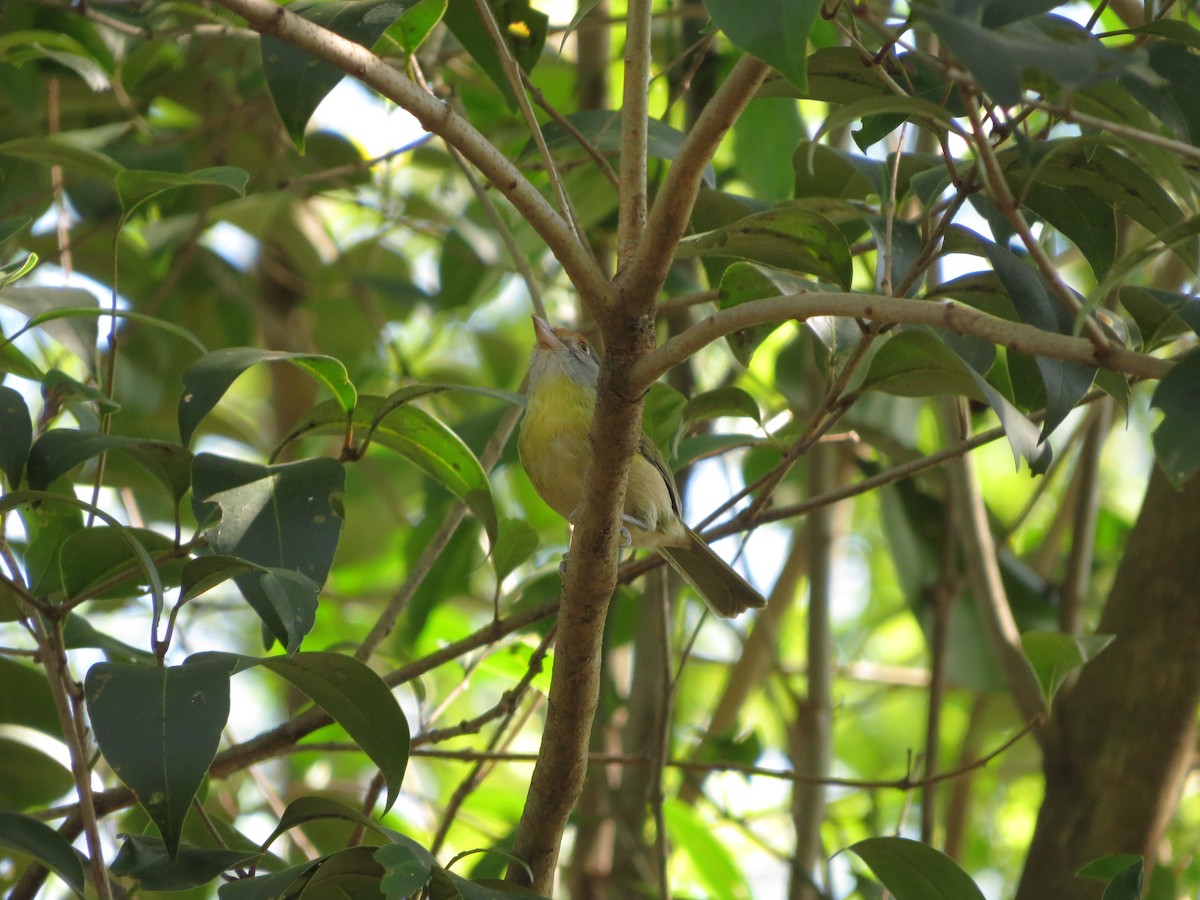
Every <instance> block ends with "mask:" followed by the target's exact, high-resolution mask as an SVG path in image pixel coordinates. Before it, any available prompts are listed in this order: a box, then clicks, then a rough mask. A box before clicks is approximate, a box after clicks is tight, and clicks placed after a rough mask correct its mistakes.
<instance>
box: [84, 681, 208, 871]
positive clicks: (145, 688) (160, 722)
mask: <svg viewBox="0 0 1200 900" xmlns="http://www.w3.org/2000/svg"><path fill="white" fill-rule="evenodd" d="M84 694H85V696H86V698H87V707H88V717H89V719H90V720H91V723H92V728H93V730H94V731H95V734H96V743H97V744H99V746H100V752H101V753H103V754H104V758H105V759H106V760H107V761H108V764H109V766H111V768H112V770H113V772H114V773H116V775H117V777H118V778H120V779H121V781H123V782H124V783H125V784H126V785H127V786H128V787H130V788H131V789H132V790H133V791H134V793H135V794H137V797H138V801H139V802H140V803H141V804H142V807H143V808H144V809H145V810H146V813H147V814H148V815H149V816H150V818H151V819H152V820H153V822H154V824H155V825H157V826H158V830H159V833H160V834H161V835H162V837H163V840H164V841H165V844H166V850H167V853H168V855H169V856H170V857H171V858H175V853H176V850H177V849H178V847H179V839H180V832H181V830H182V828H183V820H184V816H186V815H187V811H188V807H189V806H190V804H191V802H192V798H193V797H194V796H195V795H196V791H197V790H198V789H199V787H200V783H201V781H203V780H204V776H205V774H206V773H207V772H208V767H209V765H210V764H211V763H212V761H213V757H214V756H216V753H217V744H218V743H219V742H220V739H221V732H222V730H223V729H224V728H225V723H226V721H227V720H228V718H229V669H228V668H222V667H221V666H217V665H203V666H198V665H184V666H171V667H169V668H159V667H157V666H139V665H126V664H122V663H97V664H96V665H94V666H92V668H91V669H89V670H88V673H87V678H86V679H85V681H84Z"/></svg>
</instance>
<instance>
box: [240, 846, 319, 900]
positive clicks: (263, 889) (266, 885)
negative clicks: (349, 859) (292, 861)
mask: <svg viewBox="0 0 1200 900" xmlns="http://www.w3.org/2000/svg"><path fill="white" fill-rule="evenodd" d="M326 859H327V857H325V856H321V857H318V858H317V859H312V860H309V861H307V862H303V863H301V864H300V865H298V866H292V867H291V868H290V869H284V870H283V871H282V872H273V873H272V874H270V875H259V876H258V877H257V878H238V879H237V880H235V881H228V882H226V883H225V884H222V885H221V886H220V887H219V888H217V896H218V897H220V898H221V900H279V898H280V897H294V896H296V890H298V888H299V886H300V885H301V884H303V883H305V882H307V881H308V878H309V876H310V875H311V874H312V873H313V872H315V871H316V870H317V867H318V866H320V865H321V863H323V862H324V861H325V860H326Z"/></svg>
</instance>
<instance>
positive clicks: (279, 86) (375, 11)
mask: <svg viewBox="0 0 1200 900" xmlns="http://www.w3.org/2000/svg"><path fill="white" fill-rule="evenodd" d="M414 2H415V0H334V2H326V3H321V2H312V3H310V2H301V3H293V4H291V5H290V6H288V12H291V13H295V14H296V15H299V16H301V17H303V18H305V19H307V20H308V21H310V22H313V23H315V24H317V25H320V26H321V27H322V28H327V29H329V30H330V31H332V32H334V33H335V34H339V35H341V36H342V37H344V38H346V39H347V40H351V41H354V42H355V43H357V44H362V45H363V46H364V47H366V48H367V49H370V48H371V47H372V46H373V45H374V44H375V42H376V41H378V40H379V38H380V37H382V36H383V33H384V32H385V31H387V29H388V27H389V26H390V25H391V24H392V23H393V22H395V21H396V19H398V18H399V17H400V16H401V14H403V13H404V11H405V10H406V9H408V8H410V7H411V6H412V5H413V3H414ZM262 65H263V73H264V74H265V75H266V78H267V88H268V89H269V90H270V92H271V99H272V101H274V103H275V110H276V112H278V113H279V118H280V119H282V120H283V126H284V128H286V129H287V133H288V134H289V135H291V138H292V140H293V141H295V143H296V146H297V147H298V148H299V149H300V150H301V152H303V150H304V129H305V127H306V126H307V125H308V120H309V119H310V118H312V114H313V112H314V111H315V110H316V108H317V107H318V106H319V105H320V103H321V101H322V100H324V99H325V96H326V95H327V94H328V93H329V92H330V91H331V90H333V89H334V87H336V86H337V83H338V82H339V81H341V80H342V79H343V78H345V77H346V73H345V72H343V71H342V70H341V69H339V68H337V67H336V66H333V65H331V64H329V63H327V62H324V61H322V60H319V59H317V58H315V57H313V56H310V55H309V54H308V53H307V52H305V51H304V50H300V49H299V48H297V47H293V46H292V45H291V44H289V43H287V42H285V41H281V40H279V39H278V38H275V37H272V36H270V35H266V34H264V35H263V36H262Z"/></svg>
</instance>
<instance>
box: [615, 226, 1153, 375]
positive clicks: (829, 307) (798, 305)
mask: <svg viewBox="0 0 1200 900" xmlns="http://www.w3.org/2000/svg"><path fill="white" fill-rule="evenodd" d="M652 232H653V230H652ZM814 316H853V317H855V318H859V319H866V320H867V321H869V322H879V323H887V324H902V325H932V326H933V327H934V328H940V329H943V330H945V331H950V332H953V333H954V334H969V335H973V336H975V337H979V338H983V339H984V340H986V341H991V342H992V343H993V344H1000V345H1001V346H1003V347H1007V348H1008V349H1009V350H1013V351H1015V352H1017V353H1028V354H1031V355H1034V356H1048V357H1052V358H1054V359H1065V360H1068V361H1070V362H1077V363H1080V364H1082V365H1085V366H1092V367H1093V368H1105V369H1112V370H1113V371H1116V372H1124V373H1125V374H1126V375H1134V376H1137V377H1140V378H1162V377H1163V376H1164V375H1166V374H1167V373H1168V372H1169V371H1171V367H1172V365H1173V363H1172V362H1171V361H1170V360H1165V359H1160V358H1158V357H1156V356H1150V355H1149V354H1146V353H1138V352H1136V351H1134V350H1130V349H1129V348H1127V347H1117V346H1115V345H1114V346H1112V347H1111V348H1110V349H1109V350H1108V351H1107V352H1106V353H1104V354H1103V357H1104V358H1103V359H1101V358H1100V353H1099V351H1098V350H1097V349H1096V347H1095V345H1094V344H1092V342H1091V341H1089V340H1087V339H1085V338H1077V337H1070V336H1069V335H1065V334H1053V333H1051V332H1048V331H1042V330H1041V329H1040V328H1035V327H1034V326H1032V325H1026V324H1024V323H1022V322H1011V321H1009V320H1008V319H1001V318H998V317H996V316H993V315H989V314H988V313H985V312H981V311H980V310H977V309H974V308H973V307H970V306H966V305H964V304H962V303H959V302H958V301H956V300H941V301H934V300H909V299H907V298H904V297H884V296H881V295H879V294H849V293H827V294H826V293H821V294H785V295H783V296H779V297H767V298H766V299H763V300H752V301H750V302H749V303H742V304H739V305H738V306H734V307H730V308H729V309H723V310H721V311H720V312H717V313H714V314H713V315H711V316H709V317H708V318H707V319H703V320H701V321H700V322H697V323H696V324H695V325H693V326H692V327H691V328H689V329H688V330H687V331H685V332H683V333H682V334H678V335H676V336H675V337H673V338H671V339H670V340H669V341H667V342H666V343H665V344H663V345H662V346H661V347H659V348H658V349H657V350H655V351H654V352H653V353H650V354H648V355H647V356H645V357H643V358H642V359H640V360H638V361H637V363H635V364H634V366H633V369H632V371H630V373H629V382H630V390H637V391H645V390H648V389H649V387H650V385H651V384H653V383H654V381H656V380H657V379H658V378H659V377H660V376H662V375H663V373H665V372H666V371H667V370H668V369H670V368H672V367H674V366H677V365H679V364H680V363H681V362H683V361H684V360H686V359H688V358H689V357H690V356H692V354H694V353H696V351H698V350H700V349H701V348H703V347H706V346H708V345H709V344H711V343H712V342H713V341H715V340H717V339H718V338H721V337H724V336H725V335H727V334H732V333H733V332H735V331H740V330H741V329H743V328H749V327H750V326H751V325H760V324H763V323H765V322H783V321H786V320H788V319H800V320H803V319H808V318H812V317H814Z"/></svg>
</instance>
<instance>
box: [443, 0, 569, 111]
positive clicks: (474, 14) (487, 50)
mask: <svg viewBox="0 0 1200 900" xmlns="http://www.w3.org/2000/svg"><path fill="white" fill-rule="evenodd" d="M488 6H490V7H491V10H492V16H493V17H494V18H495V20H496V26H497V27H498V28H499V30H500V35H501V37H502V38H503V39H504V43H505V46H506V47H507V50H508V52H509V53H511V54H512V56H513V58H514V59H515V60H516V61H517V64H518V65H519V66H520V67H521V68H522V69H524V70H525V71H526V72H531V71H533V67H534V65H535V64H536V63H537V61H538V59H539V58H540V57H541V55H542V48H543V47H544V46H545V44H546V30H547V28H548V27H549V24H550V20H549V18H548V17H547V16H546V14H545V13H543V12H541V11H540V10H538V9H536V8H534V7H533V6H532V5H531V4H530V2H529V0H488ZM443 21H444V22H445V23H446V27H447V28H449V29H450V31H451V32H452V33H453V34H454V37H455V38H457V39H458V42H459V43H460V44H462V45H463V47H464V48H465V49H466V51H467V52H468V53H469V54H470V55H471V58H472V59H474V60H475V62H476V63H478V64H479V67H480V68H481V69H483V71H484V73H485V74H486V75H487V77H488V78H489V79H491V81H492V83H493V84H494V85H495V86H496V87H497V88H498V89H499V90H500V94H501V96H503V97H504V101H505V103H507V104H508V105H509V107H510V108H512V109H515V108H516V106H517V103H516V96H515V95H514V94H513V90H512V87H511V86H510V85H509V83H508V79H507V78H506V77H505V75H504V66H503V65H502V63H501V62H500V56H499V53H498V51H497V50H496V45H495V43H494V42H493V39H492V36H491V33H490V32H489V30H488V28H487V26H486V25H485V24H484V22H483V19H482V18H481V17H480V15H479V10H478V8H477V7H476V6H475V0H449V2H448V4H447V6H446V14H445V16H444V17H443Z"/></svg>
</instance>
